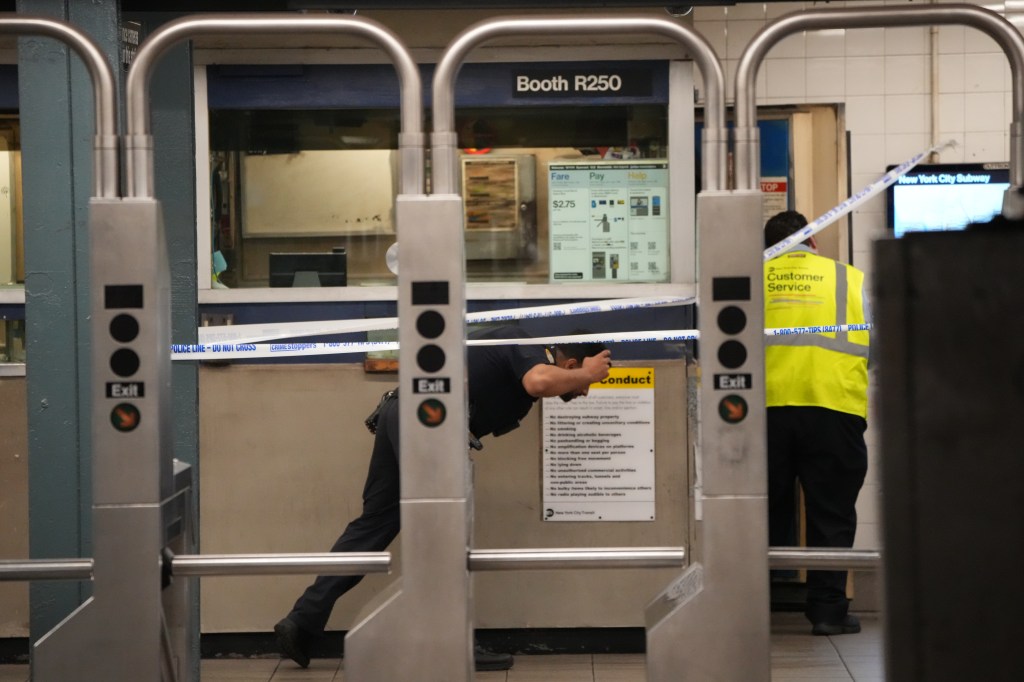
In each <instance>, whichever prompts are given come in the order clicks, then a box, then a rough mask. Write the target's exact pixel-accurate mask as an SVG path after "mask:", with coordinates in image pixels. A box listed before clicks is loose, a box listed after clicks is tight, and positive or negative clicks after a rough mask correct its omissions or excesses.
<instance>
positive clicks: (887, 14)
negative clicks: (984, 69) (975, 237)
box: [735, 5, 1024, 189]
mask: <svg viewBox="0 0 1024 682" xmlns="http://www.w3.org/2000/svg"><path fill="white" fill-rule="evenodd" d="M929 24H931V25H948V24H959V25H965V26H970V27H971V28H975V29H978V30H979V31H982V32H984V33H985V34H987V35H988V36H989V37H990V38H992V39H993V40H995V41H996V43H998V45H999V47H1001V48H1002V50H1003V52H1005V53H1006V57H1007V59H1009V60H1010V77H1011V79H1012V81H1013V107H1012V109H1013V119H1012V122H1011V123H1010V184H1011V185H1013V186H1014V187H1020V186H1022V185H1024V170H1022V168H1021V163H1022V162H1024V146H1022V145H1024V134H1022V127H1021V126H1022V124H1021V116H1022V114H1024V38H1022V37H1021V34H1020V32H1018V31H1017V29H1016V28H1014V26H1013V24H1011V23H1010V22H1008V21H1007V20H1006V19H1004V18H1003V17H1001V16H999V15H998V14H996V13H995V12H992V11H989V10H987V9H984V8H982V7H978V6H976V5H927V6H922V7H878V8H860V7H858V8H839V9H829V10H807V11H800V12H794V13H792V14H787V15H785V16H782V17H780V18H779V19H777V20H775V21H774V22H772V23H770V24H768V25H767V26H765V27H764V28H763V29H761V31H760V32H759V33H757V35H755V36H754V37H753V39H752V40H751V41H750V43H749V44H748V45H747V48H746V50H744V51H743V54H742V56H741V57H740V61H739V64H738V65H737V67H736V130H735V136H736V137H735V151H736V188H737V189H754V188H756V187H757V186H758V176H759V175H760V161H759V158H758V133H757V110H756V108H757V103H756V101H755V99H756V97H757V90H756V86H755V85H756V84H755V78H756V77H757V70H758V68H760V66H761V62H762V61H763V60H764V57H765V54H766V53H767V52H768V50H769V49H771V48H772V47H773V46H774V45H775V44H776V43H778V42H779V41H780V40H782V39H783V38H785V37H786V36H788V35H791V34H793V33H797V32H799V31H808V30H818V29H830V28H871V27H876V26H926V25H929Z"/></svg>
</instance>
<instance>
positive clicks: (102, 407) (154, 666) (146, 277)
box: [0, 5, 1024, 682]
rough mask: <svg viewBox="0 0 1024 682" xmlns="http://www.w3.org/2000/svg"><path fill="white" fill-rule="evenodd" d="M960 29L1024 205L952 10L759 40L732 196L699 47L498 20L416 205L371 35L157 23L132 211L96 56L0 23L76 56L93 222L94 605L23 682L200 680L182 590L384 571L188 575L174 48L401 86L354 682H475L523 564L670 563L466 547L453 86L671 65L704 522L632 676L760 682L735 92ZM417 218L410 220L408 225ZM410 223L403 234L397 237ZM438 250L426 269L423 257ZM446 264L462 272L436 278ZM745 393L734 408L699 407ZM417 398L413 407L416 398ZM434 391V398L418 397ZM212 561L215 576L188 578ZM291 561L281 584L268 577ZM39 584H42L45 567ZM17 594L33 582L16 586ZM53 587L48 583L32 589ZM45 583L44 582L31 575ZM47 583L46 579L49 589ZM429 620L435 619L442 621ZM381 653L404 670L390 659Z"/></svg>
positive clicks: (447, 66) (241, 23) (763, 672)
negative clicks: (225, 37)
mask: <svg viewBox="0 0 1024 682" xmlns="http://www.w3.org/2000/svg"><path fill="white" fill-rule="evenodd" d="M929 23H942V24H958V23H960V24H967V25H971V26H974V27H975V28H979V29H980V30H983V31H985V32H987V33H988V34H989V35H990V36H992V37H993V38H994V39H996V41H997V42H998V43H999V44H1000V46H1001V47H1003V49H1004V51H1005V52H1006V53H1007V55H1008V57H1009V58H1010V62H1011V67H1012V71H1013V79H1014V121H1013V125H1012V127H1011V136H1012V143H1011V183H1012V184H1013V185H1014V186H1020V185H1021V184H1022V178H1021V169H1020V167H1019V164H1020V160H1021V159H1022V158H1024V155H1022V154H1021V152H1020V146H1021V130H1020V127H1021V124H1020V116H1021V112H1022V110H1024V99H1022V98H1024V88H1022V87H1021V78H1022V73H1024V40H1022V39H1021V37H1020V34H1019V33H1017V31H1016V30H1015V29H1014V28H1013V27H1012V25H1010V24H1009V23H1008V22H1006V21H1005V20H1003V19H1001V18H1000V17H998V15H995V14H993V13H991V12H988V11H987V10H983V9H981V8H978V7H976V6H971V5H950V6H942V7H922V8H908V9H903V8H892V7H886V8H877V9H871V10H860V9H857V10H854V9H845V10H830V11H808V12H797V13H794V14H792V15H787V16H786V17H782V18H781V19H779V20H778V21H776V22H773V24H770V25H768V26H766V27H765V29H764V30H763V31H762V32H761V33H760V34H758V36H756V37H755V39H754V41H753V42H752V44H751V46H750V47H749V48H748V49H747V50H746V51H745V52H744V55H743V57H742V58H741V60H740V64H739V67H738V69H737V88H736V100H737V126H736V130H735V136H736V137H735V147H736V159H737V177H736V184H737V189H735V190H727V189H726V184H725V149H726V136H725V125H724V98H723V90H724V85H723V76H722V70H721V65H720V64H719V62H718V60H717V58H716V57H715V55H714V52H713V50H711V48H710V47H709V46H708V45H707V43H706V41H704V39H703V38H702V37H700V36H699V34H697V33H695V32H694V31H692V30H691V29H689V28H686V27H683V26H680V25H678V24H675V23H673V22H670V21H667V20H664V21H663V20H657V19H635V20H634V19H631V18H624V17H614V18H613V19H607V18H577V17H573V18H559V17H544V18H538V19H531V18H522V19H505V20H496V21H491V22H483V23H482V24H479V25H477V26H475V27H471V28H470V29H468V30H467V31H465V32H463V33H462V34H460V36H459V37H457V38H456V39H455V40H454V41H453V43H452V44H451V45H450V46H449V47H448V49H446V51H445V54H444V57H443V59H442V61H441V63H440V64H439V65H438V69H437V70H436V72H435V81H434V121H435V129H434V131H433V133H432V135H431V146H432V148H433V152H434V165H433V178H432V179H433V190H434V193H433V194H432V195H429V196H428V195H426V194H424V193H423V184H424V183H423V175H422V172H423V146H424V144H423V142H424V139H423V135H422V133H421V132H420V128H419V125H420V121H421V119H422V111H421V110H420V109H419V107H420V106H421V104H420V103H421V97H422V95H421V92H420V86H419V80H418V72H417V70H416V67H415V64H414V63H413V62H412V60H411V58H409V56H408V52H407V50H405V48H404V47H403V46H402V45H401V43H400V42H398V41H397V39H396V38H395V37H394V36H393V34H391V33H390V32H389V31H387V30H386V29H384V28H383V27H381V26H380V25H378V24H376V23H374V22H371V21H368V20H363V19H357V18H354V17H334V16H301V15H237V16H236V15H207V16H206V17H203V18H201V19H194V18H185V19H182V20H178V21H175V22H171V23H170V24H168V25H166V26H165V27H163V28H161V29H160V31H158V32H156V33H154V34H153V36H151V37H150V38H149V39H148V40H147V41H146V43H144V44H143V46H142V47H141V48H140V50H139V52H138V56H137V58H136V62H135V64H134V65H133V67H132V70H131V71H130V73H129V78H128V86H127V89H126V97H127V98H128V119H127V120H128V124H127V133H126V136H125V143H126V150H127V190H128V191H127V193H126V197H125V198H123V199H122V198H119V197H118V193H117V175H118V174H117V163H116V161H117V151H116V149H117V135H116V131H115V124H114V113H113V112H114V111H115V108H114V102H113V100H114V95H113V92H114V91H113V88H112V83H113V81H112V76H111V74H110V73H109V69H108V68H107V66H106V63H105V61H104V60H103V58H102V55H100V54H99V52H98V50H96V49H95V47H94V46H92V45H91V43H90V42H89V41H88V40H87V39H85V38H84V37H83V36H81V35H80V34H78V33H77V32H76V31H74V30H73V29H70V27H67V26H66V25H63V24H61V23H60V22H53V21H50V20H36V19H28V18H23V17H17V18H2V17H0V31H3V30H7V31H9V32H14V33H42V34H44V35H49V36H52V37H57V38H59V39H62V40H65V41H67V42H69V44H71V45H73V46H74V47H75V49H76V51H77V52H78V53H79V54H81V55H82V56H83V58H84V59H85V61H86V63H87V66H89V69H90V75H92V76H93V80H94V86H95V91H96V93H97V95H96V97H97V130H98V134H97V136H96V155H97V164H96V166H97V178H96V179H95V183H94V184H95V187H96V192H95V197H94V199H93V200H92V201H91V202H90V236H91V239H92V272H93V282H92V285H91V291H92V292H93V301H92V324H93V338H94V341H93V356H92V365H93V369H92V388H91V390H92V391H93V401H92V404H93V415H92V419H93V438H94V441H93V460H94V471H95V474H94V485H95V491H94V506H93V516H94V520H93V528H94V535H95V538H94V547H95V556H94V558H93V559H92V560H81V563H83V564H87V566H85V567H83V566H81V565H77V564H76V565H75V566H74V567H72V568H73V569H74V570H69V571H65V572H64V573H63V577H65V578H72V577H74V578H82V577H83V575H84V574H91V577H92V579H93V583H94V586H93V587H94V594H93V597H92V598H90V599H89V600H88V601H87V602H86V603H84V604H83V605H82V606H81V607H80V608H79V609H77V610H76V611H75V612H74V613H72V614H71V615H70V616H68V618H66V619H65V620H64V621H63V622H62V623H61V624H60V625H59V626H58V627H56V628H54V630H53V631H51V632H50V633H48V634H47V635H45V636H44V637H42V638H40V639H39V641H37V642H36V644H35V649H34V656H33V664H32V668H33V677H34V679H36V680H44V681H51V680H52V681H55V682H56V681H60V682H64V681H65V680H68V679H83V680H104V681H106V680H118V679H124V677H123V675H124V671H126V670H129V671H131V675H132V678H133V679H153V680H157V679H159V680H187V679H191V677H192V676H193V675H194V672H195V671H197V670H198V666H197V664H196V663H197V661H196V659H195V657H196V656H197V652H196V651H195V650H194V649H193V648H190V647H189V646H187V637H188V635H189V634H190V633H191V634H194V633H195V632H196V631H197V628H198V624H196V623H195V622H193V621H192V620H191V618H190V615H189V614H190V613H191V611H190V609H189V606H188V605H189V601H190V599H191V598H190V597H189V591H190V583H189V580H190V577H191V576H197V575H225V574H235V575H242V574H246V573H269V572H282V573H287V572H300V571H302V570H315V571H320V572H325V571H326V570H333V571H334V572H337V573H342V572H350V573H365V572H369V571H372V570H387V568H388V567H389V565H390V564H389V557H388V556H387V555H386V553H381V554H382V555H383V556H381V555H376V556H360V557H351V556H349V557H333V558H331V557H325V556H323V555H302V556H299V557H292V559H293V560H292V561H285V560H283V559H281V558H280V557H278V558H277V559H274V558H272V555H266V556H257V557H249V559H252V561H248V560H246V559H242V558H237V557H236V558H234V559H232V558H230V557H228V558H224V557H220V558H218V561H219V562H220V568H219V569H217V568H213V567H212V564H213V563H215V562H214V561H213V559H214V557H203V556H202V555H195V556H188V555H187V553H188V552H190V551H194V548H193V547H192V546H191V542H190V538H191V533H190V530H189V529H190V523H191V521H190V519H189V518H188V517H189V510H190V507H191V505H190V503H189V501H188V495H189V491H190V490H191V480H190V479H191V470H190V469H189V468H188V467H187V466H185V465H182V464H180V463H176V462H174V461H173V459H172V457H171V448H170V433H171V428H172V425H171V424H170V408H169V405H168V399H169V388H170V356H169V353H168V351H169V346H170V323H169V310H170V287H169V277H168V273H167V258H166V253H165V251H164V236H163V233H162V225H161V216H160V206H159V203H158V202H157V201H156V200H155V199H154V198H153V191H152V189H153V182H152V140H151V136H150V134H149V132H148V118H149V112H148V106H147V101H146V88H147V87H148V81H149V76H150V74H151V70H152V65H153V63H154V62H155V60H156V59H158V58H159V57H160V56H161V55H162V54H164V52H165V51H166V50H167V49H168V48H169V47H170V46H171V45H173V44H176V43H178V42H180V41H182V40H185V39H188V38H190V37H194V36H197V35H202V34H213V33H230V32H243V33H245V32H249V33H271V34H284V33H303V32H310V31H318V32H322V33H332V32H346V31H347V32H355V33H359V34H360V35H362V36H364V37H366V38H368V39H370V40H371V41H375V42H377V43H378V44H379V45H380V46H381V47H383V48H384V49H385V51H387V52H388V54H389V56H390V57H391V58H392V61H394V62H395V65H396V68H397V69H398V71H399V74H400V78H401V81H402V132H401V134H400V138H399V143H400V147H401V149H400V158H401V164H402V183H401V184H402V186H401V193H400V196H399V197H398V199H397V207H396V215H397V226H398V232H399V239H400V241H401V243H402V245H403V246H402V253H401V256H400V258H401V262H400V268H399V318H400V319H404V320H406V321H408V322H410V324H405V325H403V326H400V332H399V334H400V336H399V339H400V343H401V351H400V366H401V370H400V375H399V379H400V383H401V388H400V391H401V393H400V395H401V402H400V413H401V414H400V424H401V429H402V433H403V434H404V437H403V441H402V446H401V454H400V456H401V459H402V464H401V466H402V469H403V471H404V473H403V486H402V488H403V489H402V501H401V509H402V525H403V529H404V530H405V532H404V533H403V534H402V536H401V538H402V540H401V542H402V543H403V544H402V549H403V562H404V566H403V577H402V580H401V581H400V582H399V583H398V585H397V587H396V588H395V589H394V590H393V592H391V593H389V594H387V595H385V598H384V601H383V603H382V604H380V605H379V606H377V607H375V608H374V609H372V610H371V612H370V613H369V614H368V615H367V617H366V618H365V619H364V620H363V621H362V622H360V623H359V624H358V625H357V626H356V627H355V628H353V630H351V631H350V632H349V634H348V637H347V638H346V675H347V677H349V678H351V679H352V680H354V681H355V682H365V681H367V680H388V681H389V682H390V681H392V680H396V679H415V678H416V677H418V676H422V675H423V674H424V673H425V672H426V671H429V673H428V674H429V675H430V676H431V678H435V679H445V680H452V681H455V682H458V681H459V680H467V681H468V680H469V679H471V677H472V672H473V671H472V614H473V608H472V595H471V589H470V579H469V573H470V571H471V570H486V569H489V568H490V569H493V568H496V567H500V566H502V565H503V564H504V565H505V566H506V567H507V566H509V565H510V564H513V563H516V562H519V563H516V565H517V566H520V567H521V563H522V562H524V561H525V562H526V563H533V565H534V567H541V568H549V567H566V566H579V567H585V566H586V564H588V563H590V564H592V565H595V566H597V565H600V566H602V567H607V566H615V565H630V566H643V565H651V566H653V565H659V566H664V565H666V562H669V563H671V562H673V561H675V562H676V564H677V565H680V566H681V565H682V554H681V553H680V552H675V551H652V552H649V553H646V554H645V553H644V552H640V551H630V550H620V549H613V550H609V551H606V552H604V553H601V554H600V556H598V554H596V553H595V554H593V555H587V556H583V555H577V556H571V552H568V551H555V552H552V553H551V554H550V555H547V556H544V555H543V553H540V554H538V553H536V552H535V553H533V554H532V555H531V558H530V559H524V556H525V555H526V554H527V552H523V551H518V552H517V551H514V550H507V551H506V550H498V551H489V552H487V553H485V552H474V551H473V550H471V549H470V548H469V538H470V535H471V532H470V531H471V520H472V485H471V481H470V480H469V478H470V476H469V467H468V458H467V457H466V442H465V440H466V426H465V425H466V423H467V419H466V389H465V381H466V377H465V343H464V339H465V271H464V262H465V260H464V257H463V249H464V241H463V225H462V220H463V215H464V212H463V210H462V200H461V198H460V197H459V196H458V195H457V194H456V184H455V179H456V177H457V168H456V161H457V157H456V137H455V133H454V109H453V88H454V79H455V76H456V74H457V72H458V69H459V67H460V65H461V63H462V61H463V60H464V58H465V55H466V54H467V53H468V52H469V50H471V49H472V48H473V47H474V46H476V45H477V44H479V43H480V42H482V41H484V40H487V39H490V38H492V37H495V36H503V35H510V34H514V33H562V32H566V31H567V30H571V31H574V32H577V33H579V32H593V33H605V32H607V33H615V34H621V33H623V32H629V31H633V32H654V33H658V34H660V35H662V36H668V37H670V38H671V39H673V40H676V41H678V42H679V43H680V44H681V45H682V46H684V47H685V48H686V49H687V50H688V53H689V55H690V56H691V57H692V58H693V59H694V60H695V61H696V62H697V64H698V66H699V67H700V69H701V72H702V75H703V77H704V81H705V87H706V88H707V106H706V120H707V123H708V124H707V125H706V127H705V131H704V139H703V142H702V144H703V145H704V155H703V158H704V163H705V167H704V173H703V179H704V187H703V188H702V191H701V192H700V194H699V195H698V199H697V209H698V229H699V234H700V244H701V249H700V254H699V255H700V276H699V293H700V299H701V312H702V314H701V326H700V332H701V340H702V349H703V351H704V352H703V358H702V369H703V373H704V382H703V383H702V386H701V388H700V415H699V424H698V430H699V431H698V443H697V455H696V456H697V469H698V477H699V480H700V485H701V510H702V511H701V516H700V518H699V519H698V520H699V524H700V528H699V532H698V533H697V542H696V543H695V545H694V548H693V551H692V557H691V560H690V565H689V566H688V567H687V568H686V569H685V570H683V571H682V572H681V574H680V576H679V577H678V578H677V579H676V580H674V581H673V582H672V583H671V584H670V585H669V586H668V587H667V588H666V589H665V590H664V591H663V592H662V593H661V594H660V595H659V596H658V597H657V598H656V599H655V600H654V601H653V602H652V603H651V604H650V605H648V607H647V611H646V622H647V653H648V660H647V669H648V679H650V680H662V681H672V682H675V681H676V680H684V679H700V680H730V681H732V680H737V679H743V680H751V681H754V680H768V679H769V677H770V665H769V640H768V632H769V627H768V625H769V623H768V594H767V581H768V565H769V561H768V559H769V556H770V552H769V548H768V547H767V529H766V527H767V505H766V502H767V498H766V480H765V479H766V474H765V468H766V464H765V454H764V436H763V433H764V407H763V406H764V396H763V385H764V381H763V361H762V357H763V345H762V344H763V336H762V332H761V330H762V329H763V301H762V293H761V270H762V260H761V258H762V257H761V239H760V234H761V233H760V228H761V194H760V192H759V191H758V190H757V189H756V187H757V167H758V163H757V143H758V140H757V129H756V126H755V125H754V121H755V118H754V113H755V105H754V99H753V98H754V92H755V90H754V76H755V74H756V72H757V68H758V66H759V63H760V61H761V59H762V58H763V56H764V54H765V53H766V52H767V50H768V49H769V48H770V47H771V45H773V44H774V43H775V42H777V41H778V40H780V39H781V38H782V37H784V36H785V35H788V34H789V33H792V32H794V31H797V30H807V29H817V28H833V27H835V28H844V27H845V28H855V27H865V26H886V25H915V24H929ZM413 219H415V221H416V223H414V222H413ZM414 224H415V225H417V227H415V228H413V227H412V225H414ZM436 253H445V254H446V258H444V259H443V260H440V259H436V258H432V257H431V254H436ZM451 254H455V255H456V256H457V257H451ZM734 374H745V375H749V377H750V381H749V382H748V384H747V385H749V386H751V387H752V388H751V389H749V390H747V391H745V392H738V391H736V390H732V389H730V390H725V389H718V388H717V386H730V385H736V384H735V382H729V381H723V382H718V381H714V380H713V379H714V377H717V376H725V377H728V376H731V375H734ZM421 377H429V378H431V379H433V380H435V381H432V382H430V385H431V386H443V387H445V388H444V389H443V390H439V391H436V392H432V393H429V394H427V393H417V392H416V387H417V386H419V385H420V383H419V382H416V379H418V378H421ZM438 379H440V380H441V381H436V380H438ZM204 559H209V560H210V561H205V560H204ZM285 564H288V565H289V566H290V570H289V569H286V568H285V567H284V566H285ZM41 568H42V567H41ZM26 570H27V571H28V572H29V573H31V571H30V570H28V569H26ZM47 570H49V568H48V569H47ZM39 573H40V574H42V573H43V571H42V570H40V571H39ZM51 577H52V576H51ZM439 618H440V619H441V620H440V621H439V620H438V619H439ZM396 651H400V652H401V654H402V655H400V656H396V655H395V652H396Z"/></svg>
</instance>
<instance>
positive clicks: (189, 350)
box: [171, 324, 871, 360]
mask: <svg viewBox="0 0 1024 682" xmlns="http://www.w3.org/2000/svg"><path fill="white" fill-rule="evenodd" d="M870 329H871V325H870V324H840V325H821V326H814V327H777V328H773V329H765V330H764V333H765V335H766V336H782V335H787V334H822V333H835V332H845V331H868V330H870ZM699 338H700V332H699V331H698V330H696V329H668V330H657V331H643V332H608V333H600V332H599V333H594V334H571V335H568V336H535V337H530V338H516V339H469V340H467V341H466V345H467V346H513V345H517V346H522V345H541V346H557V345H560V344H561V345H564V344H569V343H602V344H614V343H643V342H668V341H693V340H695V339H699ZM397 349H398V342H397V341H362V342H350V343H346V342H331V343H210V344H204V343H197V344H174V345H172V346H171V359H172V360H256V359H265V358H284V357H300V356H312V355H341V354H345V353H370V352H375V351H389V350H397Z"/></svg>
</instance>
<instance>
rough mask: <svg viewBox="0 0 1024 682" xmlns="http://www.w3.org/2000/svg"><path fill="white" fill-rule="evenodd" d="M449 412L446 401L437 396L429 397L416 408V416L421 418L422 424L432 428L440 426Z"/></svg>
mask: <svg viewBox="0 0 1024 682" xmlns="http://www.w3.org/2000/svg"><path fill="white" fill-rule="evenodd" d="M447 414H448V411H447V410H446V409H445V407H444V403H442V402H441V401H440V400H438V399H437V398H427V399H426V400H424V401H423V402H422V403H420V406H419V407H417V408H416V418H417V419H419V420H420V424H423V425H424V426H429V427H431V428H433V427H435V426H440V425H441V424H442V423H443V422H444V418H445V417H446V416H447Z"/></svg>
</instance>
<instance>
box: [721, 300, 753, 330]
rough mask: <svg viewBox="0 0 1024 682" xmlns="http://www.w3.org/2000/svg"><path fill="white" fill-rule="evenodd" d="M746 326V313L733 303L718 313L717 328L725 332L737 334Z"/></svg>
mask: <svg viewBox="0 0 1024 682" xmlns="http://www.w3.org/2000/svg"><path fill="white" fill-rule="evenodd" d="M746 326H747V314H746V313H745V312H743V309H742V308H739V307H737V306H734V305H730V306H726V307H724V308H722V309H721V310H720V311H719V313H718V328H719V329H721V330H722V331H723V332H725V333H726V334H739V333H740V332H741V331H743V328H744V327H746Z"/></svg>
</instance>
